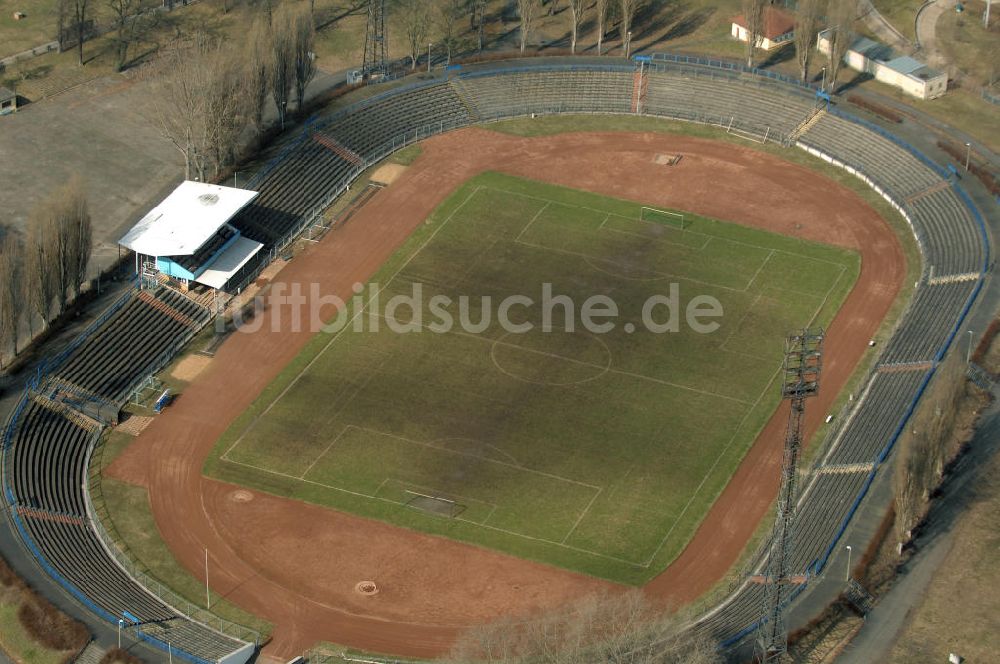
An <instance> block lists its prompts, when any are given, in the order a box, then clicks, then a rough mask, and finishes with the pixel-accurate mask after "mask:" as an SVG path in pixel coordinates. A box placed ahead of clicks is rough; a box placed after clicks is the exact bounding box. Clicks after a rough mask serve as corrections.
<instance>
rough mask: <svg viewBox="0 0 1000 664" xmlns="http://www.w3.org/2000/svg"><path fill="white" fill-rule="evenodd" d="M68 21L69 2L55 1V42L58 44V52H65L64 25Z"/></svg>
mask: <svg viewBox="0 0 1000 664" xmlns="http://www.w3.org/2000/svg"><path fill="white" fill-rule="evenodd" d="M67 21H69V0H57V1H56V41H58V42H59V52H60V53H62V52H63V51H65V50H66V30H67V26H66V23H67Z"/></svg>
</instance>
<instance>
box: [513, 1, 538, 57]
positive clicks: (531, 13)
mask: <svg viewBox="0 0 1000 664" xmlns="http://www.w3.org/2000/svg"><path fill="white" fill-rule="evenodd" d="M538 8H539V0H517V13H518V17H519V18H520V20H521V30H520V32H521V53H524V49H525V48H526V47H527V45H528V38H529V37H530V36H531V28H532V27H533V25H534V22H535V15H536V13H537V12H538Z"/></svg>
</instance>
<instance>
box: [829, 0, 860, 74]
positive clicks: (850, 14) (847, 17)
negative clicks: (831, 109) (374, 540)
mask: <svg viewBox="0 0 1000 664" xmlns="http://www.w3.org/2000/svg"><path fill="white" fill-rule="evenodd" d="M856 9H857V0H830V3H829V5H828V6H827V21H828V22H829V24H830V31H829V33H828V34H829V40H830V53H829V56H830V65H829V67H830V77H829V78H830V90H831V91H836V89H837V76H838V75H839V74H840V68H841V65H843V64H844V56H845V55H847V49H849V48H850V47H851V43H852V42H853V41H854V33H853V31H852V26H853V25H854V16H855V12H856Z"/></svg>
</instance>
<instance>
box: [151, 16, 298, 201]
mask: <svg viewBox="0 0 1000 664" xmlns="http://www.w3.org/2000/svg"><path fill="white" fill-rule="evenodd" d="M266 7H267V11H263V12H260V13H259V14H258V15H257V16H256V17H255V18H254V21H253V23H252V24H251V26H250V28H249V30H248V31H247V33H246V36H245V39H242V40H240V42H239V43H238V44H237V43H230V42H224V41H222V40H220V39H217V38H213V37H210V36H208V35H205V34H197V35H194V36H193V37H192V38H191V39H188V40H185V41H183V42H178V43H176V44H174V45H173V46H172V47H171V48H170V50H169V51H168V52H167V54H166V55H165V56H164V57H163V58H162V59H161V61H160V67H161V74H162V75H161V76H160V77H159V83H158V84H159V87H160V90H158V94H157V99H158V100H159V101H158V102H157V103H156V105H155V114H156V122H157V124H158V126H159V127H160V129H161V133H162V134H163V136H164V137H165V138H166V139H167V140H169V141H170V143H171V144H172V145H173V146H174V147H175V148H176V149H177V150H178V152H180V154H181V157H182V158H183V160H184V176H185V178H186V179H189V180H190V179H197V180H199V181H202V182H204V181H205V180H206V179H207V178H208V177H210V175H211V176H218V175H219V174H220V172H221V171H222V170H223V169H225V168H226V167H229V166H232V165H233V164H235V163H237V161H238V160H239V158H240V156H242V154H241V153H242V150H243V149H244V148H252V147H254V146H255V144H256V139H257V138H259V137H260V136H261V135H262V134H263V132H264V130H265V128H266V125H265V122H264V113H265V110H266V108H267V103H268V101H269V100H270V101H272V102H273V104H274V108H275V111H276V113H277V119H278V122H279V123H280V125H281V127H282V128H284V125H285V121H286V119H287V116H288V112H289V105H290V104H292V103H293V101H294V104H295V108H296V110H297V111H299V112H301V111H302V109H303V106H304V102H305V96H306V87H307V86H308V85H309V82H310V81H312V79H313V77H314V76H315V75H316V62H315V57H316V56H315V41H316V29H315V26H314V25H313V18H312V14H311V12H310V11H309V10H308V9H307V8H305V7H301V8H298V9H294V8H281V9H278V10H276V11H272V10H271V9H270V4H268V5H266ZM293 93H294V97H293Z"/></svg>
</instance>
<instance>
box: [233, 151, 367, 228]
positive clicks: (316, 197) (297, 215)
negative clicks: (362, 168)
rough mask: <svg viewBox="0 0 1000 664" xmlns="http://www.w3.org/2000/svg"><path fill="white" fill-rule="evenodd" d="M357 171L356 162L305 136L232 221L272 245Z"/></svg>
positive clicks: (260, 185) (258, 187) (296, 226)
mask: <svg viewBox="0 0 1000 664" xmlns="http://www.w3.org/2000/svg"><path fill="white" fill-rule="evenodd" d="M357 170H358V169H357V166H356V165H354V164H351V163H350V162H349V161H347V160H346V159H344V158H343V157H341V156H340V155H338V154H336V153H335V152H333V151H332V150H330V149H329V148H328V147H327V146H325V145H323V144H322V143H321V142H319V141H317V140H314V139H313V137H312V136H311V135H306V136H305V137H304V138H303V140H302V141H300V142H299V144H298V146H297V147H296V148H294V150H293V151H292V152H291V153H289V154H288V155H287V156H286V157H285V158H284V159H283V160H282V162H281V164H280V167H277V168H275V169H273V170H272V171H271V172H270V173H269V174H268V175H267V176H266V177H265V178H264V180H263V181H262V182H261V183H260V184H258V185H256V187H257V190H258V191H259V192H260V195H259V196H258V197H257V198H256V199H255V200H254V201H253V202H252V203H251V204H250V205H249V206H247V208H246V209H244V210H243V211H242V212H240V213H239V214H238V215H237V216H236V217H235V218H234V219H233V220H232V222H231V223H232V225H233V226H235V227H236V228H238V229H239V230H240V232H241V233H242V234H243V235H245V236H247V237H249V238H250V239H252V240H256V241H257V242H261V243H263V244H264V245H265V246H267V247H271V246H273V245H274V244H275V243H276V242H277V241H278V240H280V239H281V238H283V237H285V236H286V235H287V234H288V233H290V232H292V231H294V230H296V229H297V228H298V226H299V223H300V220H301V218H302V215H304V214H306V213H307V212H309V210H311V209H312V208H314V207H315V206H316V205H319V204H320V203H322V201H323V199H324V198H325V197H326V195H327V193H328V192H329V191H330V190H331V189H334V188H335V187H336V186H337V185H338V184H339V183H342V182H345V181H346V180H347V179H348V178H349V177H352V176H353V175H354V174H355V173H356V171H357Z"/></svg>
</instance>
